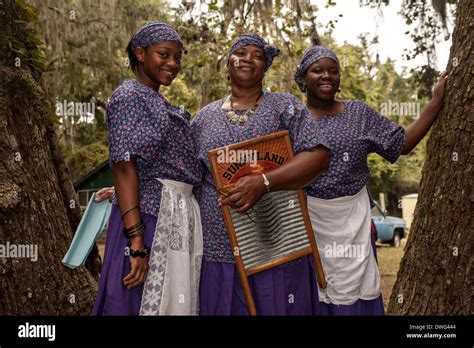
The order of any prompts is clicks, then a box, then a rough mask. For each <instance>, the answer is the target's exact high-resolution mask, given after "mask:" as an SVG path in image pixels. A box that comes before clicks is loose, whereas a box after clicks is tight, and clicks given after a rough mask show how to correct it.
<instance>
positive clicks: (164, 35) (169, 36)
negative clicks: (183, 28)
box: [131, 21, 184, 50]
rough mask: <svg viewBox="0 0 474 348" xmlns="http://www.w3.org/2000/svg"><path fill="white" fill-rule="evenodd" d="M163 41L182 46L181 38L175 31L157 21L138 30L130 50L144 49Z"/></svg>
mask: <svg viewBox="0 0 474 348" xmlns="http://www.w3.org/2000/svg"><path fill="white" fill-rule="evenodd" d="M164 41H174V42H177V43H179V44H181V46H184V45H183V42H182V41H181V37H180V36H179V34H178V32H177V31H176V30H174V29H173V28H172V27H171V26H169V25H168V24H165V23H163V22H159V21H157V22H153V23H148V24H146V25H144V26H143V27H141V28H140V29H138V31H137V32H136V33H135V34H134V35H133V37H132V44H131V48H132V50H134V49H135V48H137V47H142V48H146V47H148V46H153V45H157V44H159V43H162V42H164Z"/></svg>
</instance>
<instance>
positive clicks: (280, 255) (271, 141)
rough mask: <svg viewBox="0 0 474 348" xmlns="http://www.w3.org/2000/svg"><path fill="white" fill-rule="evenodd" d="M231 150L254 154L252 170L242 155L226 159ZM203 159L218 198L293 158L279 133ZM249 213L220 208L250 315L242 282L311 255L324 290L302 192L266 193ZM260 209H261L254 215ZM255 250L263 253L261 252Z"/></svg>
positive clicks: (246, 283)
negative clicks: (242, 179) (242, 181)
mask: <svg viewBox="0 0 474 348" xmlns="http://www.w3.org/2000/svg"><path fill="white" fill-rule="evenodd" d="M231 150H239V151H240V154H242V153H244V154H245V153H247V154H248V153H249V152H246V151H242V150H247V151H252V152H250V153H253V154H255V152H253V151H257V152H258V157H257V158H255V157H253V160H254V161H255V160H256V163H257V165H258V166H257V168H255V167H254V168H253V169H252V167H251V166H250V163H245V157H244V156H241V157H239V156H237V157H234V158H232V153H234V154H236V151H235V152H233V151H231ZM229 154H231V155H229ZM208 157H209V161H210V164H211V168H212V175H213V177H214V183H215V185H216V189H217V191H218V192H219V195H220V197H222V198H223V197H225V193H226V190H228V189H229V188H230V187H232V185H233V183H235V182H236V181H237V180H238V178H240V177H242V176H244V175H249V174H258V173H259V172H260V173H261V172H268V171H270V170H272V169H275V168H277V167H279V166H281V165H283V164H285V163H287V162H289V161H290V160H291V159H292V158H293V157H294V154H293V147H292V145H291V141H290V137H289V135H288V131H282V132H278V133H273V134H269V135H266V136H263V137H259V138H255V139H251V140H247V141H243V142H240V143H236V144H232V145H229V146H226V147H223V148H218V149H214V150H211V151H209V153H208ZM242 157H244V158H242ZM229 158H230V160H229ZM237 158H238V159H237ZM249 158H251V157H247V160H248V159H249ZM234 159H237V162H233V161H232V160H234ZM242 160H243V161H242ZM243 162H244V163H243ZM282 205H284V207H283V208H282ZM254 208H255V210H253V211H252V210H250V212H251V213H249V212H247V213H248V214H247V215H245V214H238V213H236V212H234V211H233V209H232V208H230V207H229V206H223V207H222V213H223V215H224V222H225V225H226V228H227V232H228V235H229V239H230V243H231V246H232V250H233V251H234V259H235V262H236V265H237V270H238V273H239V278H240V282H241V285H242V288H243V292H244V296H245V299H246V301H247V307H248V309H249V312H250V314H251V315H256V314H257V313H256V308H255V303H254V300H253V297H252V293H251V291H250V286H249V281H248V277H249V276H251V275H252V274H255V273H258V272H262V271H265V270H268V269H270V268H273V267H276V266H279V265H282V264H284V263H287V262H290V261H293V260H296V259H298V258H301V257H303V256H306V255H309V254H311V255H312V258H313V261H314V265H315V268H316V274H317V279H318V283H319V286H320V287H321V288H323V289H324V288H326V286H327V283H326V279H325V277H324V271H323V267H322V264H321V259H320V256H319V252H318V247H317V244H316V240H315V238H314V234H313V228H312V225H311V220H310V218H309V214H308V209H307V206H306V201H305V197H304V192H303V190H302V189H299V190H294V191H276V192H270V193H267V194H266V195H264V196H263V197H262V199H261V200H260V201H259V202H258V203H257V204H255V206H254ZM260 208H262V209H261V210H259V209H260ZM265 208H266V210H264V209H265ZM259 212H260V215H259ZM249 214H251V215H252V217H250V215H249ZM286 218H289V219H290V220H289V221H290V225H291V226H288V225H289V223H288V220H283V219H286ZM262 226H263V227H265V228H267V231H268V227H270V228H271V229H272V230H271V231H270V232H271V233H268V234H265V232H264V231H262V229H260V227H262ZM274 226H276V227H274ZM275 229H276V231H275ZM259 233H260V234H259ZM291 238H293V239H291ZM259 247H263V248H265V247H268V248H267V249H264V250H262V249H259ZM267 250H268V251H267Z"/></svg>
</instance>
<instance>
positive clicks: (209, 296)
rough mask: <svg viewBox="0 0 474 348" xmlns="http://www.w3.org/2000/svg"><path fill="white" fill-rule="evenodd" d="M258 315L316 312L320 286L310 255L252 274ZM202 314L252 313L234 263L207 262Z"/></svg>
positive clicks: (203, 278)
mask: <svg viewBox="0 0 474 348" xmlns="http://www.w3.org/2000/svg"><path fill="white" fill-rule="evenodd" d="M249 283H250V289H251V292H252V296H253V299H254V302H255V307H256V308H257V314H258V315H314V314H316V313H317V306H318V288H317V284H316V275H315V272H314V267H313V262H312V260H311V258H310V257H309V256H306V257H303V258H301V259H299V260H296V261H293V262H291V263H288V264H286V265H282V266H279V267H276V268H272V269H269V270H267V271H264V272H260V273H257V274H254V275H252V276H250V277H249ZM199 297H200V307H199V309H200V315H249V311H248V309H247V305H246V301H245V298H244V294H243V291H242V287H241V285H240V280H239V276H238V272H237V267H236V266H235V264H233V263H224V262H212V261H203V264H202V269H201V283H200V294H199Z"/></svg>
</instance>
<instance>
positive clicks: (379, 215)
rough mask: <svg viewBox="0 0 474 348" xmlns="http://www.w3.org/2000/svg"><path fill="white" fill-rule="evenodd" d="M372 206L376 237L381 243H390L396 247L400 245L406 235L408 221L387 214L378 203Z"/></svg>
mask: <svg viewBox="0 0 474 348" xmlns="http://www.w3.org/2000/svg"><path fill="white" fill-rule="evenodd" d="M373 203H374V204H375V207H373V208H372V211H371V213H372V222H373V224H374V225H375V230H376V236H377V237H376V239H377V240H379V241H380V242H381V243H390V245H392V246H394V247H395V248H398V247H400V242H401V240H402V239H403V238H405V237H406V234H405V227H406V223H405V221H404V220H403V219H401V218H398V217H394V216H387V214H386V212H384V211H382V208H380V206H379V205H378V204H377V203H376V202H373Z"/></svg>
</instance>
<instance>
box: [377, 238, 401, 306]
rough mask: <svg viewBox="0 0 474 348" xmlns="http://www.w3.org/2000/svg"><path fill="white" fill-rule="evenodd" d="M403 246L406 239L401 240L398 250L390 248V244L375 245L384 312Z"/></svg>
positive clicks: (395, 277)
mask: <svg viewBox="0 0 474 348" xmlns="http://www.w3.org/2000/svg"><path fill="white" fill-rule="evenodd" d="M405 244H406V238H404V239H402V241H401V246H400V248H394V247H392V246H390V244H378V243H377V258H378V262H379V271H380V280H381V283H382V284H381V287H382V295H383V304H384V307H385V310H387V308H388V301H389V300H390V295H391V293H392V288H393V285H394V284H395V280H396V279H397V273H398V268H399V267H400V261H401V260H402V256H403V249H404V248H405Z"/></svg>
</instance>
